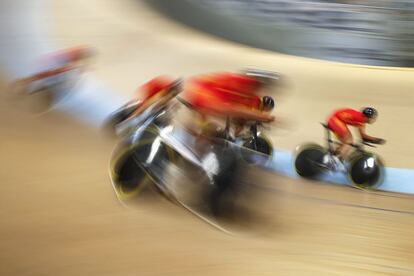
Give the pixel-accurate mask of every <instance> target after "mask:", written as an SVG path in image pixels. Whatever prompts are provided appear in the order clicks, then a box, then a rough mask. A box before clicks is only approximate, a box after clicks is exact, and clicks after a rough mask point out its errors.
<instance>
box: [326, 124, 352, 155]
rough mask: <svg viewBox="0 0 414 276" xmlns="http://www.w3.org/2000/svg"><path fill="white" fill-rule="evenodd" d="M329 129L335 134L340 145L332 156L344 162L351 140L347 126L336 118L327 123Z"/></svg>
mask: <svg viewBox="0 0 414 276" xmlns="http://www.w3.org/2000/svg"><path fill="white" fill-rule="evenodd" d="M328 127H329V129H330V130H331V131H332V132H333V133H334V134H335V136H336V137H337V138H338V140H339V141H340V142H341V144H340V145H339V146H338V147H337V148H336V149H335V151H334V154H335V155H336V156H338V157H339V158H340V159H342V160H344V159H345V158H346V156H347V155H348V153H349V151H350V149H351V146H350V145H349V144H351V143H352V141H353V138H352V134H351V132H350V131H349V129H348V127H347V125H346V124H345V123H344V122H342V121H341V120H339V119H338V118H336V117H333V118H331V119H330V120H329V121H328Z"/></svg>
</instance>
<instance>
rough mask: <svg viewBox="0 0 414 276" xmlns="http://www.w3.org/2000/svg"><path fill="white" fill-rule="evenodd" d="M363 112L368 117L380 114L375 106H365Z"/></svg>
mask: <svg viewBox="0 0 414 276" xmlns="http://www.w3.org/2000/svg"><path fill="white" fill-rule="evenodd" d="M362 114H364V116H365V117H367V118H375V117H377V116H378V112H377V110H376V109H375V108H373V107H365V108H363V109H362Z"/></svg>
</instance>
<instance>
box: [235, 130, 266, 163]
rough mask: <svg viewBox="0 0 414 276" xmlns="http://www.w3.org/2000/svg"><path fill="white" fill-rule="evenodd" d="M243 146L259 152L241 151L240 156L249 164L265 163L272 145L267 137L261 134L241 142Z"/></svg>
mask: <svg viewBox="0 0 414 276" xmlns="http://www.w3.org/2000/svg"><path fill="white" fill-rule="evenodd" d="M243 147H245V148H248V149H250V150H253V151H256V152H259V153H260V154H252V153H251V152H249V151H242V158H243V159H244V160H245V161H247V162H248V163H250V164H265V163H266V162H267V161H269V160H270V158H271V157H272V155H273V146H272V144H271V142H270V141H269V140H268V139H267V137H265V136H263V135H261V136H258V137H257V139H256V144H255V142H254V138H253V137H252V138H249V139H248V140H246V141H245V142H244V143H243Z"/></svg>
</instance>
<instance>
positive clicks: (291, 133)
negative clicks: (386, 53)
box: [0, 0, 414, 275]
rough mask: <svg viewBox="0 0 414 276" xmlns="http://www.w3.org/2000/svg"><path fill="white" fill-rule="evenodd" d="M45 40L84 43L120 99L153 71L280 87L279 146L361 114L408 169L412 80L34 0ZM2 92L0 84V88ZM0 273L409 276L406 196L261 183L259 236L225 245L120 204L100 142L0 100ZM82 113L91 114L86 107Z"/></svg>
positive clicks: (157, 206)
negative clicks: (370, 114) (266, 77)
mask: <svg viewBox="0 0 414 276" xmlns="http://www.w3.org/2000/svg"><path fill="white" fill-rule="evenodd" d="M46 3H47V5H46V6H47V7H46V14H45V17H46V19H47V22H48V24H49V27H50V28H51V29H50V32H51V36H52V39H54V40H56V41H58V42H59V43H60V44H61V46H62V47H65V46H71V45H73V44H83V43H87V44H91V45H94V46H96V47H97V49H98V50H99V52H100V56H99V58H98V60H97V62H96V65H95V66H94V68H93V69H94V71H95V72H96V74H97V75H98V77H99V79H100V80H103V81H105V83H106V84H107V85H108V86H109V87H111V88H112V89H113V90H114V91H123V92H124V93H127V94H129V95H131V94H132V92H133V91H134V90H135V88H136V87H137V86H138V85H139V84H140V83H143V82H144V81H146V80H148V79H149V78H151V77H153V76H155V75H159V74H171V75H173V76H188V75H192V74H198V73H204V72H210V71H220V70H237V69H239V68H244V67H257V68H262V69H269V70H275V71H279V72H282V73H283V74H284V75H286V76H287V77H288V80H289V81H288V84H287V87H286V89H285V93H283V95H282V96H281V97H280V100H279V101H278V106H277V108H276V114H280V115H282V116H284V117H285V118H288V122H289V124H288V125H289V126H288V127H285V128H284V129H282V130H280V129H279V130H275V131H274V133H273V136H272V138H273V139H274V142H275V144H276V145H277V146H278V147H279V148H283V149H293V148H294V146H295V145H296V144H298V143H301V142H304V141H307V140H310V141H318V142H322V137H323V136H322V135H323V133H322V130H321V128H320V127H319V125H318V122H319V121H321V120H323V119H324V118H325V117H326V115H327V114H328V113H329V112H330V111H331V110H332V109H333V108H336V107H339V106H351V107H356V108H357V107H360V106H364V105H373V106H376V107H378V109H379V110H380V117H379V119H378V122H377V123H376V124H375V125H374V126H372V127H370V128H369V131H371V132H372V133H373V134H375V135H378V136H381V137H384V138H386V139H387V140H388V144H387V145H385V146H384V147H381V148H379V149H377V151H378V153H380V154H381V155H382V156H383V158H384V159H385V160H386V162H387V165H388V166H392V167H406V168H413V167H414V160H413V158H412V156H413V155H414V147H413V146H412V144H411V137H412V133H413V132H412V129H411V126H412V125H413V119H412V118H414V117H413V113H414V111H412V107H413V106H414V96H413V94H412V93H413V90H414V89H413V88H414V78H413V77H412V74H413V71H407V70H386V69H374V68H363V67H357V66H350V65H342V64H335V63H328V62H322V61H315V60H308V59H303V58H297V57H291V56H284V55H278V54H275V53H270V52H266V51H262V50H257V49H251V48H247V47H244V46H242V45H237V44H233V43H229V42H226V41H222V40H220V39H217V38H214V37H210V36H208V35H205V34H201V33H198V32H197V31H194V30H191V29H188V28H186V27H184V26H181V25H179V24H177V23H174V22H171V21H169V20H168V19H165V18H163V17H162V16H160V15H159V14H157V13H156V12H155V11H153V10H151V9H150V8H148V7H147V6H146V5H144V4H143V3H140V2H139V1H130V0H120V1H109V0H99V1H98V0H89V1H81V0H60V1H46ZM6 89H7V87H6V86H3V87H2V90H3V91H4V90H6ZM0 105H1V107H0V112H1V116H0V122H1V126H2V129H1V134H2V135H1V136H0V145H1V147H0V162H1V168H0V172H1V179H2V185H1V186H0V275H414V235H413V229H414V201H413V200H414V198H412V197H410V196H404V195H396V194H385V193H367V192H361V191H359V190H354V189H351V188H348V187H338V186H331V185H328V184H323V183H316V182H307V181H296V180H291V179H287V178H283V177H279V176H275V175H272V174H270V173H268V176H267V177H266V178H264V179H263V180H262V181H263V185H266V186H267V187H269V189H272V191H274V192H272V194H271V195H272V198H273V199H272V202H273V203H274V204H269V206H266V208H267V212H268V216H267V217H268V221H267V224H269V226H268V227H269V228H268V229H267V231H266V232H265V234H257V235H254V234H252V235H250V236H248V237H245V236H243V237H238V236H228V235H225V234H223V233H221V232H219V231H216V230H214V229H212V228H210V227H208V226H207V225H206V224H204V223H203V222H201V221H199V220H197V219H195V218H194V217H192V216H190V215H189V214H188V213H186V212H185V211H183V210H182V209H180V208H178V207H173V206H172V205H171V204H170V203H168V202H164V201H162V200H159V201H155V202H151V203H145V202H143V203H142V204H141V205H140V208H139V209H138V210H136V209H127V208H125V207H123V206H122V205H121V204H120V203H119V202H118V201H117V200H116V198H115V195H114V192H113V190H112V187H111V185H110V183H109V179H108V175H107V164H108V159H109V154H110V152H111V149H112V146H113V141H109V140H107V139H105V138H104V137H103V136H102V135H101V134H100V133H98V132H97V131H96V130H93V129H89V128H87V127H85V126H84V125H82V124H80V123H77V122H74V121H73V120H72V119H71V118H69V117H65V116H63V115H62V114H58V113H55V112H51V113H48V114H46V115H44V116H41V117H34V116H33V115H31V114H28V113H26V112H22V110H20V109H16V108H14V107H13V106H11V105H10V104H7V103H6V102H4V101H1V102H0ZM91 108H93V107H91Z"/></svg>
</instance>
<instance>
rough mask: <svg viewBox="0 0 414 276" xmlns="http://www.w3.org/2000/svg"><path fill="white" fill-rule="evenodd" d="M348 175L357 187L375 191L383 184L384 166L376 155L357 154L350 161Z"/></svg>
mask: <svg viewBox="0 0 414 276" xmlns="http://www.w3.org/2000/svg"><path fill="white" fill-rule="evenodd" d="M348 175H349V178H350V180H351V181H352V183H353V184H354V185H355V186H357V187H359V188H363V189H373V188H375V187H377V186H379V185H380V184H381V183H382V180H383V176H384V165H383V163H382V161H381V160H380V159H379V157H378V156H376V155H374V154H368V153H360V154H355V155H353V157H352V158H351V159H350V161H349V170H348Z"/></svg>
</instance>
